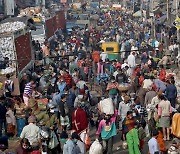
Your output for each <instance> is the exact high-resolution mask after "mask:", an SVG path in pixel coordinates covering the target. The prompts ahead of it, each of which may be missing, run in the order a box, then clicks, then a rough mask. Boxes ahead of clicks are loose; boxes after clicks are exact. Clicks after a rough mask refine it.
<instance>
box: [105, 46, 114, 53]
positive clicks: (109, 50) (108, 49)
mask: <svg viewBox="0 0 180 154" xmlns="http://www.w3.org/2000/svg"><path fill="white" fill-rule="evenodd" d="M106 51H107V52H113V51H114V48H113V47H107V48H106Z"/></svg>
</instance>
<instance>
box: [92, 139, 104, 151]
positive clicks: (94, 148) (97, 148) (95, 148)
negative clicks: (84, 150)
mask: <svg viewBox="0 0 180 154" xmlns="http://www.w3.org/2000/svg"><path fill="white" fill-rule="evenodd" d="M89 154H103V147H102V145H101V144H100V142H99V140H98V139H96V140H95V141H94V142H93V143H92V145H91V147H90V149H89Z"/></svg>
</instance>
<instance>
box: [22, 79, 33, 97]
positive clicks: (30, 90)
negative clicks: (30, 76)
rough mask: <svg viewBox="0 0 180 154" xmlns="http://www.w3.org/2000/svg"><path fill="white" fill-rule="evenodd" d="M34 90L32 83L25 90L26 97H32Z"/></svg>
mask: <svg viewBox="0 0 180 154" xmlns="http://www.w3.org/2000/svg"><path fill="white" fill-rule="evenodd" d="M32 88H33V85H32V83H31V82H29V83H27V84H26V86H25V88H24V95H27V96H31V95H32Z"/></svg>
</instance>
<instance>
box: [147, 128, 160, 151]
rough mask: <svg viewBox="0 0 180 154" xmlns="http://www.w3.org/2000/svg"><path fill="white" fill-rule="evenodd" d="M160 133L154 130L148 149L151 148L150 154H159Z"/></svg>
mask: <svg viewBox="0 0 180 154" xmlns="http://www.w3.org/2000/svg"><path fill="white" fill-rule="evenodd" d="M158 134H159V132H158V131H157V130H156V129H155V130H153V136H152V138H151V139H150V140H149V142H148V147H149V153H150V154H159V153H160V150H159V145H158V142H157V139H156V138H157V137H158Z"/></svg>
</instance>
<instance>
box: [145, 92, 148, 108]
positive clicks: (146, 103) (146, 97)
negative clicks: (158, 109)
mask: <svg viewBox="0 0 180 154" xmlns="http://www.w3.org/2000/svg"><path fill="white" fill-rule="evenodd" d="M144 104H145V106H146V105H148V95H147V93H146V96H145V100H144Z"/></svg>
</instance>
